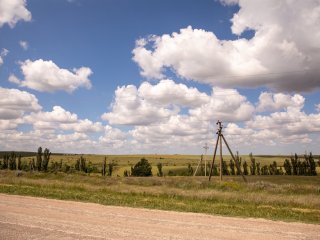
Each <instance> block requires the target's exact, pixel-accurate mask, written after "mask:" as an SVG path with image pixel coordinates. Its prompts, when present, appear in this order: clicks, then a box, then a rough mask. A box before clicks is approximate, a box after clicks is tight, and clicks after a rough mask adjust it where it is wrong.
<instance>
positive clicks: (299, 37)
mask: <svg viewBox="0 0 320 240" xmlns="http://www.w3.org/2000/svg"><path fill="white" fill-rule="evenodd" d="M319 26H320V0H306V1H300V0H283V1H279V0H268V1H265V0H256V1H249V0H220V1H219V0H201V1H197V0H175V1H169V0H90V1H89V0H47V1H42V0H30V1H26V0H0V96H1V97H0V150H3V151H10V150H16V151H18V150H19V151H36V150H37V148H38V147H39V146H42V147H43V148H44V147H47V148H49V149H50V150H51V152H59V153H80V154H81V153H96V154H137V153H140V154H202V153H203V152H204V149H203V146H204V145H205V144H206V143H207V144H208V145H209V147H210V148H209V150H208V151H209V153H212V152H213V147H214V144H215V141H216V137H217V136H216V129H217V125H216V122H217V121H218V120H220V121H222V123H223V134H224V136H225V138H226V139H227V141H228V143H229V144H230V146H231V149H232V150H233V151H234V152H235V151H239V153H240V154H248V153H250V152H252V153H253V154H270V155H272V154H273V155H275V154H292V153H299V154H302V153H305V152H313V153H314V154H320V149H319V148H320V145H319V143H320V68H319V66H320V44H319V43H320V27H319ZM224 152H226V149H225V150H224Z"/></svg>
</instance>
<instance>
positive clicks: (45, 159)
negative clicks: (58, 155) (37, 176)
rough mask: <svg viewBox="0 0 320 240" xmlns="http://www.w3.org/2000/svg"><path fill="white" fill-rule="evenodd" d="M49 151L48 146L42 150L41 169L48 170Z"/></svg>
mask: <svg viewBox="0 0 320 240" xmlns="http://www.w3.org/2000/svg"><path fill="white" fill-rule="evenodd" d="M50 156H51V152H50V150H49V149H48V148H46V149H45V150H44V151H43V161H42V169H43V171H45V172H46V171H48V165H49V160H50Z"/></svg>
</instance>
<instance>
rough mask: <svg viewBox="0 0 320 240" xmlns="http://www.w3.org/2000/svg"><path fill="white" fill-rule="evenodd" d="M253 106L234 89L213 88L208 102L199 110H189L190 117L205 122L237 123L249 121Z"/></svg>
mask: <svg viewBox="0 0 320 240" xmlns="http://www.w3.org/2000/svg"><path fill="white" fill-rule="evenodd" d="M253 113H254V106H253V105H252V104H251V103H250V102H249V101H248V100H247V99H246V97H245V96H243V95H241V94H240V93H239V92H238V91H237V90H235V89H222V88H217V87H216V88H213V89H212V94H211V97H210V101H209V102H208V103H206V104H203V105H202V106H200V107H199V108H194V109H190V114H191V115H192V116H197V117H198V118H199V119H202V120H205V121H214V120H215V121H216V120H221V121H228V122H239V121H247V120H249V119H250V118H251V117H252V116H253Z"/></svg>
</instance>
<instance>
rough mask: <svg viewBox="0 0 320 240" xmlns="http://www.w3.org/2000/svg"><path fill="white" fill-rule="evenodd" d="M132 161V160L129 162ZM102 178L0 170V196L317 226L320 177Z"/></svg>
mask: <svg viewBox="0 0 320 240" xmlns="http://www.w3.org/2000/svg"><path fill="white" fill-rule="evenodd" d="M139 157H140V156H139ZM132 161H134V160H132ZM247 178H248V183H244V182H243V181H242V179H241V178H240V177H237V176H235V177H231V176H226V177H224V181H223V182H222V183H220V182H219V181H218V178H217V177H213V179H212V181H211V182H209V181H208V179H207V178H205V177H147V178H136V177H127V178H124V177H102V176H98V175H90V176H88V175H86V174H81V173H73V174H66V173H62V172H59V173H56V174H54V173H38V172H34V173H29V172H22V175H20V174H17V173H16V172H15V171H7V170H1V171H0V192H2V193H7V194H20V195H29V196H38V197H46V198H56V199H65V200H76V201H83V202H94V203H100V204H106V205H118V206H130V207H145V208H156V209H164V210H175V211H188V212H200V213H207V214H218V215H225V216H239V217H256V218H267V219H273V220H284V221H300V222H308V223H317V224H320V177H319V176H315V177H308V176H248V177H247Z"/></svg>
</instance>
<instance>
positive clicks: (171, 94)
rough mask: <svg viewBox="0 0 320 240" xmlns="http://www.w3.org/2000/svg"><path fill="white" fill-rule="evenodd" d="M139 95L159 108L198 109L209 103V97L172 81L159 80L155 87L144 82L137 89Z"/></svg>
mask: <svg viewBox="0 0 320 240" xmlns="http://www.w3.org/2000/svg"><path fill="white" fill-rule="evenodd" d="M138 91H139V93H138V94H139V95H140V96H141V97H143V98H144V99H145V100H148V101H150V102H151V103H153V104H156V105H160V106H168V105H179V106H183V107H198V106H201V105H202V104H204V103H207V102H208V101H209V96H208V95H207V94H205V93H200V92H199V91H198V89H196V88H192V87H191V88H189V87H187V86H186V85H184V84H177V83H175V82H174V81H172V80H168V79H167V80H161V81H160V82H159V83H158V84H156V85H151V84H150V83H148V82H144V83H142V84H141V86H140V87H139V89H138Z"/></svg>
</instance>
